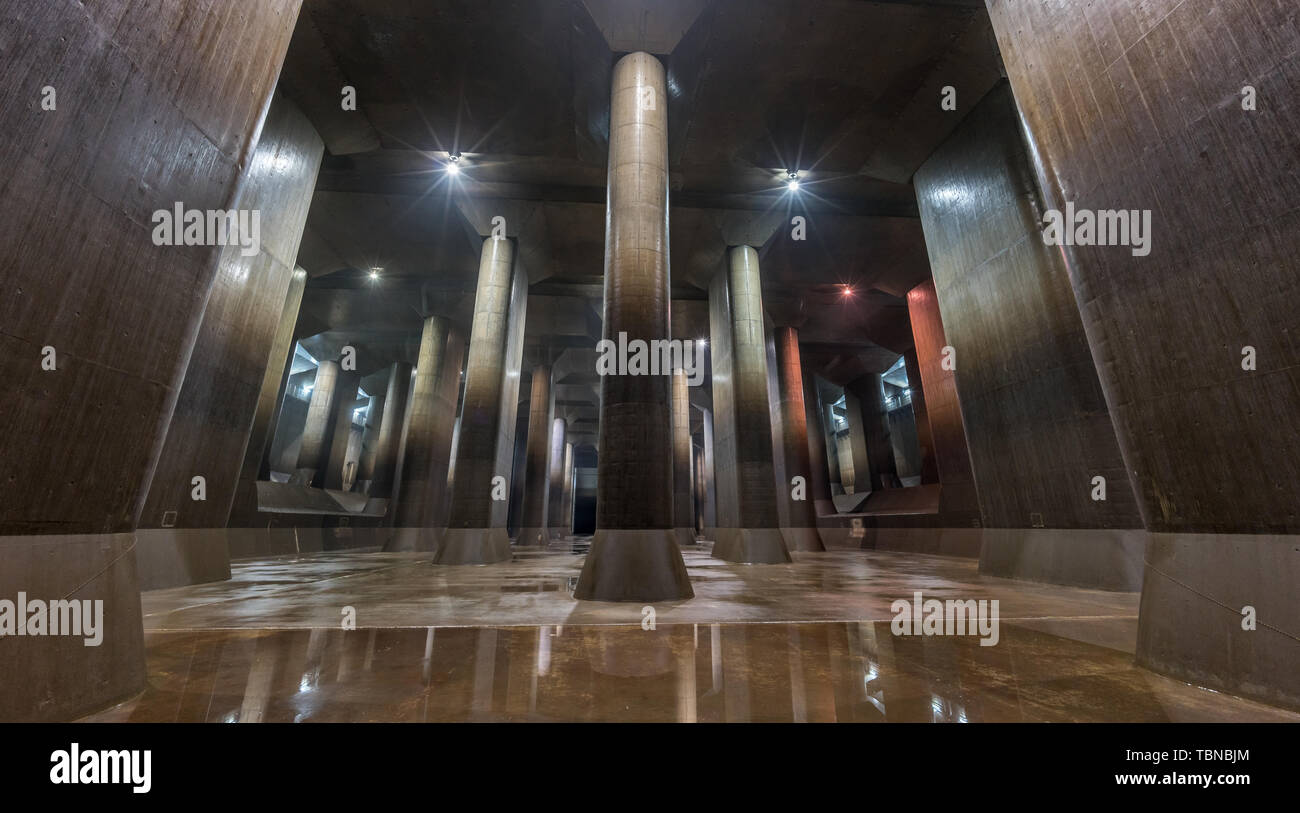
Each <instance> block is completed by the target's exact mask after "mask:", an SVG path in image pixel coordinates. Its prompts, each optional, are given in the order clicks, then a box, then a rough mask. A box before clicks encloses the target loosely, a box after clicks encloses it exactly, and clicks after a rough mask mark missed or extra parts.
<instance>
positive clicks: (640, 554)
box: [573, 528, 695, 601]
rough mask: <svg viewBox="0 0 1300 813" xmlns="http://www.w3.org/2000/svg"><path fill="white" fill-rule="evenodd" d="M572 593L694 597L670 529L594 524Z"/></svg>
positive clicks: (582, 596) (591, 597) (593, 597)
mask: <svg viewBox="0 0 1300 813" xmlns="http://www.w3.org/2000/svg"><path fill="white" fill-rule="evenodd" d="M573 597H574V598H576V599H579V600H581V601H680V600H682V599H688V598H694V597H695V591H694V590H692V589H691V579H690V577H689V576H688V575H687V574H686V563H685V562H684V561H682V551H681V548H679V547H678V545H677V539H676V535H675V534H674V532H673V531H672V529H669V528H657V529H646V530H626V529H597V531H596V535H595V537H594V538H593V539H592V540H591V550H590V551H588V553H587V560H586V561H585V562H583V564H582V575H581V576H579V577H578V587H577V589H575V590H574V591H573Z"/></svg>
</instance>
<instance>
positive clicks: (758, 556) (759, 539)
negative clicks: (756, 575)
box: [713, 528, 792, 565]
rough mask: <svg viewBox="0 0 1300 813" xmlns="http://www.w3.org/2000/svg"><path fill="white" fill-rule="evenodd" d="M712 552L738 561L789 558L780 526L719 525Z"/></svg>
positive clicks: (762, 562) (775, 561)
mask: <svg viewBox="0 0 1300 813" xmlns="http://www.w3.org/2000/svg"><path fill="white" fill-rule="evenodd" d="M713 556H714V557H715V558H717V559H722V560H723V561H726V562H735V563H736V564H741V565H782V564H788V563H789V562H790V561H792V560H791V559H790V552H789V550H787V549H786V546H785V539H783V538H782V536H781V529H779V528H719V529H718V535H717V539H715V540H714V542H713Z"/></svg>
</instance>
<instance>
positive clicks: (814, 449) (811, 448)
mask: <svg viewBox="0 0 1300 813" xmlns="http://www.w3.org/2000/svg"><path fill="white" fill-rule="evenodd" d="M803 401H804V412H805V414H806V415H807V419H806V420H807V427H806V428H807V433H808V465H809V477H808V492H809V494H808V496H809V498H811V499H812V502H813V513H814V514H817V515H822V516H825V515H829V514H834V513H835V503H834V502H832V501H831V494H832V493H833V492H832V491H831V482H830V472H831V465H830V455H829V454H828V450H827V448H826V427H825V426H824V425H823V424H822V416H823V415H825V414H826V410H825V409H823V408H822V403H821V397H820V396H819V395H818V393H817V379H816V377H815V376H814V375H813V374H812V373H810V372H805V373H804V377H803ZM836 476H837V477H838V476H839V472H838V468H837V469H836ZM822 541H823V542H825V539H823V540H822Z"/></svg>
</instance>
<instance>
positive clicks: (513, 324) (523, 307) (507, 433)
mask: <svg viewBox="0 0 1300 813" xmlns="http://www.w3.org/2000/svg"><path fill="white" fill-rule="evenodd" d="M514 256H515V248H514V242H513V241H512V240H511V239H510V238H505V237H488V238H487V239H485V240H484V241H483V251H482V254H481V255H480V258H479V269H478V289H477V291H476V293H475V297H474V324H473V328H472V329H471V331H470V340H469V362H468V364H467V365H466V369H465V403H464V406H463V408H462V410H461V424H460V437H459V441H458V444H457V449H456V476H455V479H454V480H453V482H452V497H451V512H450V515H449V517H448V521H447V530H446V531H445V532H444V533H443V534H442V539H441V542H440V544H439V545H438V552H437V553H436V554H434V558H433V561H434V564H442V565H462V564H489V563H491V562H501V561H506V560H509V559H510V556H511V554H510V534H509V531H508V529H507V528H506V522H507V518H508V517H507V515H508V512H509V497H510V476H511V469H512V468H513V465H514V435H515V413H516V411H517V410H518V406H519V364H520V361H521V358H520V357H521V355H522V353H523V325H524V318H525V313H526V311H527V307H528V280H527V278H526V277H525V276H524V275H523V274H522V273H520V272H519V271H518V270H517V269H516V268H515V262H514ZM497 478H502V479H500V480H498V479H497ZM503 485H504V487H503ZM498 498H499V499H498Z"/></svg>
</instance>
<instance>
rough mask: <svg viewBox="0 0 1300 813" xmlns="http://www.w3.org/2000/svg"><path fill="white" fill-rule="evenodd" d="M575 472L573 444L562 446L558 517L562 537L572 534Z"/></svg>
mask: <svg viewBox="0 0 1300 813" xmlns="http://www.w3.org/2000/svg"><path fill="white" fill-rule="evenodd" d="M576 475H577V472H575V471H574V470H573V444H572V443H566V444H564V493H563V494H562V495H561V497H560V517H561V522H562V523H563V525H562V526H561V530H562V535H563V536H571V535H572V534H573V488H574V478H575V476H576Z"/></svg>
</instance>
